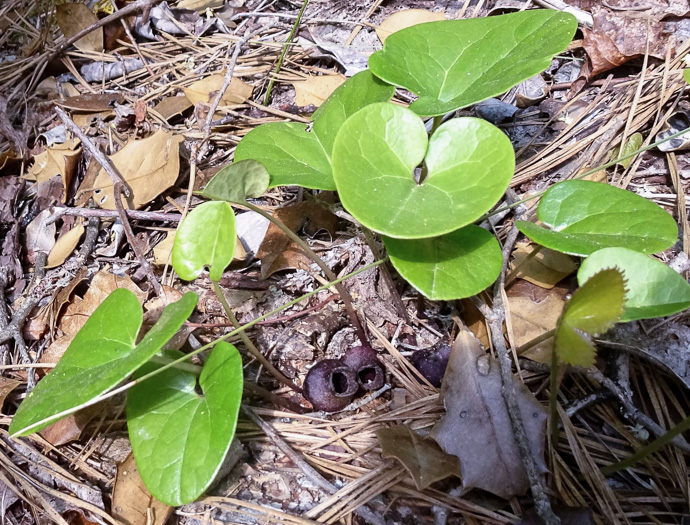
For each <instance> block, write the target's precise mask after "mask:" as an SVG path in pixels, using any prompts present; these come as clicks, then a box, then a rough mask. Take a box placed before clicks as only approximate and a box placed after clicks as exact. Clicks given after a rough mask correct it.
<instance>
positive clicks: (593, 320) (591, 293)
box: [554, 269, 625, 366]
mask: <svg viewBox="0 0 690 525" xmlns="http://www.w3.org/2000/svg"><path fill="white" fill-rule="evenodd" d="M624 304H625V281H624V279H623V274H622V273H621V272H620V271H619V270H616V269H612V270H603V271H601V272H599V273H597V274H596V275H594V276H593V277H592V278H591V279H590V280H589V281H587V282H586V283H585V284H584V285H583V286H581V287H580V288H579V289H578V290H577V291H576V292H575V293H574V294H573V296H572V297H571V298H570V301H568V303H567V304H566V305H565V308H564V309H563V313H562V314H561V318H560V319H559V320H558V324H557V326H556V339H555V343H554V344H555V351H556V354H557V355H558V358H559V359H560V360H561V361H564V362H566V363H568V364H571V365H574V366H591V365H593V364H594V357H595V354H596V349H595V348H594V345H593V344H592V341H591V338H592V337H595V336H597V335H599V334H601V333H603V332H606V331H607V330H608V329H609V328H611V327H612V326H613V325H614V324H615V323H616V321H618V320H619V319H620V317H621V315H622V314H623V305H624Z"/></svg>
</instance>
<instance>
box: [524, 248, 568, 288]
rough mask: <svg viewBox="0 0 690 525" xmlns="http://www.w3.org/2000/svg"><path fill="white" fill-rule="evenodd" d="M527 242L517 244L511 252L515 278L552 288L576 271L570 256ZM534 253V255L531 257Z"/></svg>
mask: <svg viewBox="0 0 690 525" xmlns="http://www.w3.org/2000/svg"><path fill="white" fill-rule="evenodd" d="M536 249H537V247H536V246H535V245H534V244H531V243H529V242H522V243H518V244H517V246H516V249H515V251H514V252H513V261H512V263H511V269H512V270H515V269H517V273H516V274H515V277H516V278H518V279H524V280H525V281H529V282H530V283H532V284H536V285H537V286H541V287H542V288H553V287H554V286H556V284H557V283H558V282H559V281H560V280H561V279H564V278H565V277H567V276H568V275H570V274H571V273H573V272H574V271H575V270H577V265H576V264H575V261H573V258H572V257H570V255H567V254H565V253H561V252H557V251H555V250H549V249H548V248H543V247H540V249H539V251H538V252H537V253H534V251H535V250H536ZM533 253H534V255H532V254H533Z"/></svg>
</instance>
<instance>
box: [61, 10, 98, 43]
mask: <svg viewBox="0 0 690 525" xmlns="http://www.w3.org/2000/svg"><path fill="white" fill-rule="evenodd" d="M55 11H56V13H55V17H56V19H57V25H58V27H59V28H60V31H62V34H63V35H65V38H68V39H69V38H72V37H73V36H75V35H76V34H77V33H79V32H80V31H82V30H84V29H86V28H87V27H90V26H92V25H93V24H95V23H97V22H98V17H97V16H96V15H95V14H94V13H93V11H91V9H89V8H88V7H87V6H86V4H78V3H66V4H58V5H57V6H55ZM74 47H76V48H77V49H79V50H81V51H99V52H100V51H103V29H102V28H100V27H98V28H96V29H94V30H93V31H91V32H90V33H88V34H87V35H85V36H83V37H81V38H80V39H79V40H77V41H76V42H75V43H74Z"/></svg>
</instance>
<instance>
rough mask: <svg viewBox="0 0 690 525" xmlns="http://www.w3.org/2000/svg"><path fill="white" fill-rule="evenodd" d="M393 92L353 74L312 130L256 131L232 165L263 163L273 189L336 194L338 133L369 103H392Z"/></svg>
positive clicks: (289, 126)
mask: <svg viewBox="0 0 690 525" xmlns="http://www.w3.org/2000/svg"><path fill="white" fill-rule="evenodd" d="M394 91H395V88H394V87H393V86H390V85H388V84H385V83H384V82H382V81H381V80H379V79H377V78H376V77H374V75H372V74H371V73H370V72H369V71H362V72H360V73H357V74H356V75H355V76H353V77H352V78H350V79H349V80H347V81H346V82H345V83H344V84H342V85H341V86H339V87H338V89H336V90H335V91H334V92H333V94H332V95H331V96H330V97H328V99H327V100H326V102H324V103H323V104H322V105H321V107H320V108H319V109H318V110H317V111H316V112H315V113H314V115H313V116H312V123H313V129H312V130H311V131H308V127H307V126H305V125H304V124H298V123H295V122H273V123H270V124H263V125H261V126H257V127H256V128H254V129H253V130H251V131H250V132H249V133H247V135H246V136H245V137H244V138H243V139H242V140H241V141H240V143H239V144H238V145H237V150H236V151H235V160H236V161H237V160H244V159H254V160H257V161H259V162H261V163H262V164H263V165H264V166H266V169H267V170H268V172H269V173H270V174H271V182H270V186H269V187H271V188H273V187H274V186H291V185H298V186H302V187H304V188H314V189H321V190H335V183H334V182H333V176H332V174H331V158H330V157H331V151H332V149H333V142H334V141H335V136H336V134H337V133H338V130H339V129H340V127H341V126H342V125H343V123H344V122H345V120H347V118H348V117H349V116H350V115H352V114H354V113H355V112H357V111H358V110H359V109H361V108H363V107H364V106H366V105H368V104H371V103H372V102H386V101H388V100H390V99H391V97H392V96H393V93H394Z"/></svg>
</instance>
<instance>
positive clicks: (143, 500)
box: [113, 454, 172, 525]
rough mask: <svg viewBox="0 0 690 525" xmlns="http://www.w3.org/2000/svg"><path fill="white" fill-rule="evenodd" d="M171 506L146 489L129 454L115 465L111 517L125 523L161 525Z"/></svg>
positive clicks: (132, 524) (132, 457)
mask: <svg viewBox="0 0 690 525" xmlns="http://www.w3.org/2000/svg"><path fill="white" fill-rule="evenodd" d="M171 511H172V507H168V506H167V505H166V504H164V503H161V502H160V501H158V500H156V499H155V498H154V497H153V496H151V493H150V492H149V491H148V490H147V489H146V486H145V485H144V482H143V481H142V480H141V476H140V475H139V469H138V468H137V464H136V463H135V461H134V456H133V455H132V454H130V455H129V456H127V459H126V460H125V461H124V463H121V464H120V465H118V466H117V476H116V477H115V485H114V486H113V517H114V518H115V519H116V520H118V521H120V522H122V523H124V524H125V525H163V523H165V521H166V520H167V519H168V516H170V512H171Z"/></svg>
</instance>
